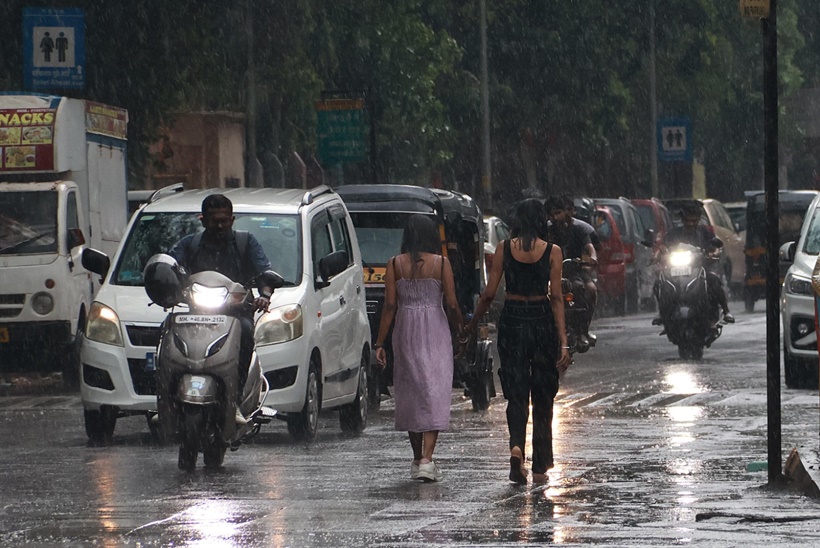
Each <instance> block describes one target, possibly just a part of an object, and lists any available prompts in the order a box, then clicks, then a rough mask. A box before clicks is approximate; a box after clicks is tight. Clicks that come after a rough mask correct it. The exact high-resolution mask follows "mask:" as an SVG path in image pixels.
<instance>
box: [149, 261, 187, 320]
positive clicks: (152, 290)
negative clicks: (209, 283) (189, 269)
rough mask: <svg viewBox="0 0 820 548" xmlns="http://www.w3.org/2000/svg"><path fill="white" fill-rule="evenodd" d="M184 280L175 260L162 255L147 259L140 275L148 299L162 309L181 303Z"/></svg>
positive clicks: (183, 274)
mask: <svg viewBox="0 0 820 548" xmlns="http://www.w3.org/2000/svg"><path fill="white" fill-rule="evenodd" d="M185 278H186V276H185V271H184V269H183V268H182V267H181V266H179V264H178V263H177V261H176V259H174V258H173V257H171V256H170V255H165V254H164V253H160V254H158V255H154V256H153V257H151V258H150V259H148V263H147V264H146V265H145V270H143V275H142V279H143V281H144V283H145V293H147V294H148V298H149V299H151V301H152V302H154V303H156V304H158V305H160V306H161V307H163V308H171V307H172V306H175V305H177V304H179V302H180V301H182V288H183V287H185Z"/></svg>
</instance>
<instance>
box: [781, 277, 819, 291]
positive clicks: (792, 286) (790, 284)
mask: <svg viewBox="0 0 820 548" xmlns="http://www.w3.org/2000/svg"><path fill="white" fill-rule="evenodd" d="M785 285H786V292H788V293H791V294H792V295H813V294H814V291H813V290H812V287H811V280H810V279H808V278H801V277H800V276H795V275H794V274H789V275H788V276H787V277H786V283H785Z"/></svg>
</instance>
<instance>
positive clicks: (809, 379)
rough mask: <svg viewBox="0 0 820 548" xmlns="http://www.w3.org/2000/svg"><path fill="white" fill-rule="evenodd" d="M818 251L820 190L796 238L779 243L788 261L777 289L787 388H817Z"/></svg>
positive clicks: (782, 254)
mask: <svg viewBox="0 0 820 548" xmlns="http://www.w3.org/2000/svg"><path fill="white" fill-rule="evenodd" d="M818 254H820V194H818V195H817V196H816V197H815V198H814V200H812V202H811V205H809V209H808V210H807V211H806V216H805V219H804V221H803V228H802V230H801V231H800V239H799V240H798V241H797V242H796V243H795V242H788V243H785V244H783V246H782V247H781V248H780V260H781V261H786V262H791V263H792V264H791V266H790V267H789V270H788V271H787V272H786V277H785V279H784V281H783V287H782V288H781V291H780V301H781V302H780V310H781V314H782V316H783V320H782V326H783V370H784V373H785V377H786V386H788V387H789V388H815V389H816V388H817V380H818V379H817V377H818V374H817V373H818V371H817V333H816V332H815V319H814V290H813V289H812V285H811V276H812V272H813V270H814V267H815V264H816V263H817V258H818Z"/></svg>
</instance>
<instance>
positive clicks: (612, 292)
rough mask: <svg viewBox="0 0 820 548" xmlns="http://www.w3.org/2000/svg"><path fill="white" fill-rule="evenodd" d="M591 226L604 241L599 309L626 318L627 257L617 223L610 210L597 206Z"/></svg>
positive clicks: (599, 259)
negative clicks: (624, 315) (623, 315)
mask: <svg viewBox="0 0 820 548" xmlns="http://www.w3.org/2000/svg"><path fill="white" fill-rule="evenodd" d="M591 220H592V226H593V227H594V228H595V231H596V232H597V233H598V238H600V240H601V249H600V251H598V280H597V284H598V301H599V303H600V304H599V309H609V310H612V311H613V312H614V313H616V314H618V315H622V314H626V311H627V306H626V253H625V251H624V247H625V246H624V242H623V238H621V232H620V229H619V228H618V222H617V221H616V220H615V215H613V213H612V210H611V209H610V208H609V207H607V206H602V205H598V206H595V210H594V212H593V214H592V218H591Z"/></svg>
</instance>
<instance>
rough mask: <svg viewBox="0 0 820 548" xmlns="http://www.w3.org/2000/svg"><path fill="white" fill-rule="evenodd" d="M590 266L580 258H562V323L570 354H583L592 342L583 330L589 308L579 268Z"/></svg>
mask: <svg viewBox="0 0 820 548" xmlns="http://www.w3.org/2000/svg"><path fill="white" fill-rule="evenodd" d="M585 266H591V265H590V264H589V263H587V262H585V261H583V260H582V259H577V258H575V259H573V258H567V259H564V261H563V263H562V268H561V294H562V295H563V297H564V325H565V328H566V331H567V346H569V353H570V354H575V353H578V354H583V353H584V352H587V351H588V350H589V348H590V346H594V343H593V342H592V341H590V340H589V339H588V338H587V337H586V336H585V332H586V330H587V326H588V324H589V320H590V319H589V317H588V315H589V310H588V308H587V306H586V302H587V301H586V298H585V297H584V293H585V291H586V282H585V281H584V278H583V277H582V276H581V270H582V269H583V268H584V267H585Z"/></svg>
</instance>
